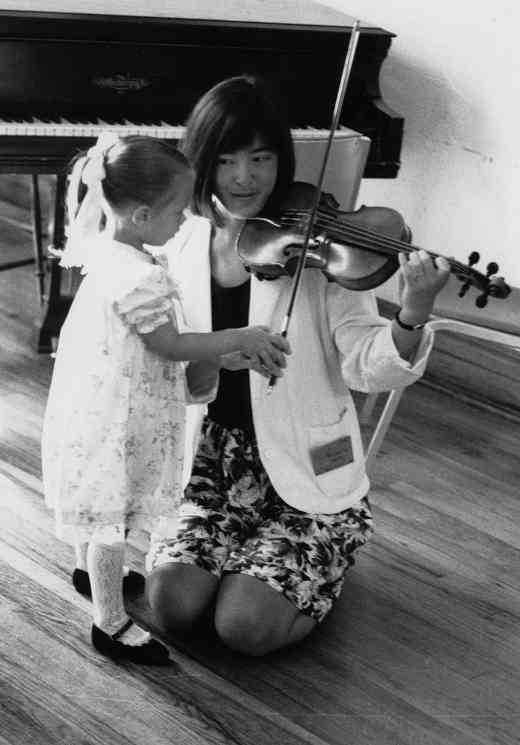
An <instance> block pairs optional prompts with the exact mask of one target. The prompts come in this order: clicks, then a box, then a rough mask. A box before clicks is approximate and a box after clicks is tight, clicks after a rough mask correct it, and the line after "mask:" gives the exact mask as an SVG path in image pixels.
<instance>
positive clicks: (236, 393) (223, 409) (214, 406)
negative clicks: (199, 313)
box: [208, 278, 254, 435]
mask: <svg viewBox="0 0 520 745" xmlns="http://www.w3.org/2000/svg"><path fill="white" fill-rule="evenodd" d="M250 288H251V282H250V280H249V279H248V280H246V281H245V282H244V283H243V284H241V285H238V286H237V287H221V285H219V284H218V283H217V282H216V281H215V280H214V279H213V278H212V279H211V313H212V317H213V331H220V330H221V329H229V328H238V327H239V326H247V325H248V323H249V298H250V293H251V290H250ZM208 415H209V417H210V419H212V420H213V421H214V422H218V423H219V424H221V425H222V426H224V427H228V428H232V427H239V428H240V429H242V430H244V431H245V432H247V433H248V434H250V435H253V434H254V429H253V414H252V412H251V394H250V391H249V370H236V371H230V370H223V369H222V370H221V371H220V383H219V388H218V393H217V397H216V399H215V400H214V401H212V402H211V403H210V404H209V407H208Z"/></svg>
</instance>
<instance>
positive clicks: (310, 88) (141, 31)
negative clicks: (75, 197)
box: [0, 0, 403, 352]
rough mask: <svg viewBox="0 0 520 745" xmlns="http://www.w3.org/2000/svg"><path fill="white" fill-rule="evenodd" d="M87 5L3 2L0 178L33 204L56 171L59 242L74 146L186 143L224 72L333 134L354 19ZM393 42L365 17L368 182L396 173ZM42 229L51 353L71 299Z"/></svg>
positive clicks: (359, 64)
mask: <svg viewBox="0 0 520 745" xmlns="http://www.w3.org/2000/svg"><path fill="white" fill-rule="evenodd" d="M166 6H167V7H166ZM77 7H78V8H81V12H78V11H77V10H76V8H75V7H74V6H73V4H72V3H71V2H70V1H69V2H63V1H62V2H60V0H47V2H46V1H45V0H29V1H26V2H24V1H23V0H18V1H16V0H15V1H14V2H3V3H2V9H1V10H0V173H26V174H31V175H32V183H33V209H34V210H35V211H36V212H38V210H39V193H38V175H39V174H55V175H56V191H55V198H54V207H53V211H54V220H53V235H52V244H53V245H54V246H55V247H57V248H59V247H61V246H62V244H63V238H64V207H63V195H64V189H65V170H64V169H65V166H66V165H67V164H68V162H69V161H70V159H71V158H72V157H73V155H74V154H75V153H76V152H77V151H78V150H81V149H84V148H85V147H89V146H90V145H91V144H92V143H93V141H94V138H95V137H96V136H97V134H98V133H99V131H102V130H106V129H115V130H116V131H117V132H119V133H121V134H131V133H132V134H134V133H143V134H151V135H154V136H159V137H166V138H169V139H173V140H179V139H180V138H182V132H183V127H182V125H183V123H184V122H185V120H186V118H187V116H188V114H189V113H190V111H191V109H192V107H193V106H194V104H195V103H196V101H197V100H198V98H199V97H200V96H201V94H202V93H204V92H205V91H206V90H208V89H209V88H210V87H211V86H212V85H214V84H215V83H217V82H219V81H220V80H222V79H224V78H226V77H229V76H231V75H237V74H241V73H257V74H261V75H263V76H265V77H267V78H269V79H270V80H272V81H273V82H274V83H275V85H277V86H278V88H279V90H280V93H281V95H282V96H283V97H284V99H285V101H286V104H287V109H288V112H289V117H290V124H291V127H292V129H293V135H294V137H295V138H303V139H305V137H309V136H312V137H321V136H322V137H324V138H325V137H326V135H327V130H328V128H329V126H330V121H331V115H332V109H333V106H334V101H335V98H336V91H337V87H338V83H339V78H340V75H341V70H342V67H343V62H344V58H345V53H346V50H347V47H348V42H349V38H350V31H351V29H352V26H353V23H354V19H353V18H351V17H349V16H347V15H345V14H343V13H340V12H338V11H335V10H333V9H331V8H327V7H326V6H323V5H320V4H319V3H314V2H310V0H285V2H281V1H280V0H278V1H275V0H227V1H226V2H224V3H220V4H218V3H210V2H201V1H200V0H197V2H196V3H195V2H193V1H192V0H171V2H168V3H164V2H161V1H160V0H148V2H147V3H146V4H144V3H143V2H142V0H139V2H138V1H137V0H83V2H82V3H81V4H78V6H77ZM392 38H393V34H392V33H390V32H388V31H386V30H384V29H382V28H379V27H376V26H372V25H370V24H369V23H366V22H364V21H362V22H361V35H360V39H359V43H358V49H357V53H356V57H355V60H354V65H353V69H352V74H351V79H350V82H349V87H348V90H347V94H346V96H345V101H344V105H343V109H342V116H341V124H342V125H343V126H345V127H347V128H349V129H351V130H354V131H356V132H359V133H361V134H363V135H365V136H366V137H367V138H369V140H367V142H369V151H368V157H367V158H366V166H365V169H364V174H363V175H364V177H366V178H394V177H395V176H396V175H397V172H398V169H399V155H400V150H401V142H402V133H403V118H402V117H401V116H399V115H398V114H397V113H395V112H393V111H392V110H391V109H390V108H389V107H388V106H387V105H386V104H385V102H384V101H383V100H382V97H381V93H380V87H379V76H380V71H381V66H382V63H383V61H384V59H385V57H386V56H387V54H388V50H389V48H390V44H391V42H392ZM34 224H35V229H36V233H37V234H36V244H37V248H38V250H37V255H38V256H37V263H39V264H40V267H39V273H40V275H42V277H43V275H45V282H44V284H45V292H44V299H45V305H44V313H43V316H42V323H41V327H40V328H39V339H38V350H39V351H41V352H45V351H49V350H50V349H51V347H52V340H53V338H55V337H56V336H57V333H58V331H59V328H60V325H61V323H62V321H63V318H64V315H65V314H66V312H67V310H68V306H69V304H70V298H67V297H64V295H63V293H62V288H61V285H62V282H61V279H62V276H61V275H62V271H61V269H60V267H59V264H58V262H57V261H55V260H52V259H51V258H49V257H45V256H44V255H43V252H42V249H41V231H40V228H39V216H38V215H36V220H35V221H34ZM14 263H15V264H16V263H18V264H20V263H22V262H14ZM13 265H14V264H13V262H11V264H10V266H13ZM4 266H5V265H4ZM1 268H2V267H0V269H1Z"/></svg>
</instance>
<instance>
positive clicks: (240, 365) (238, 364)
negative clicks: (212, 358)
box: [220, 352, 287, 378]
mask: <svg viewBox="0 0 520 745" xmlns="http://www.w3.org/2000/svg"><path fill="white" fill-rule="evenodd" d="M286 365H287V362H286V359H285V356H284V355H282V358H281V360H280V364H279V365H276V366H275V365H271V372H269V371H268V370H267V368H266V367H265V366H263V365H261V364H260V362H259V361H258V358H257V357H247V356H246V355H244V354H242V352H231V353H230V354H224V355H222V356H221V358H220V366H221V367H223V368H225V369H226V370H232V371H235V370H254V372H256V373H258V374H259V375H263V377H264V378H270V377H271V375H275V376H276V377H277V378H279V377H281V376H282V375H283V368H284V367H286Z"/></svg>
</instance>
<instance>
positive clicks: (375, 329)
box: [148, 76, 449, 655]
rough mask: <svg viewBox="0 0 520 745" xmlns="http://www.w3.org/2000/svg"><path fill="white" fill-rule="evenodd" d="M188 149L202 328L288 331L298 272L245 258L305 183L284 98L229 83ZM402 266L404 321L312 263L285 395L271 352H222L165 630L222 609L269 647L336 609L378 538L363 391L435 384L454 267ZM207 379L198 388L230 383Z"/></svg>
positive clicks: (189, 260) (178, 540) (169, 548)
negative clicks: (264, 356) (259, 269)
mask: <svg viewBox="0 0 520 745" xmlns="http://www.w3.org/2000/svg"><path fill="white" fill-rule="evenodd" d="M184 151H185V154H186V155H187V157H188V159H189V160H190V162H191V164H192V166H193V168H194V171H195V196H194V203H193V212H194V216H193V217H190V218H189V219H188V220H187V221H186V223H185V224H184V225H183V227H182V229H181V231H180V233H179V234H178V236H177V237H176V239H175V240H174V241H173V242H172V245H171V246H170V249H169V250H170V261H171V267H172V271H175V279H176V281H177V282H179V283H180V285H181V288H182V291H183V299H184V307H185V309H186V316H187V318H186V320H187V322H188V324H189V325H190V326H192V327H194V328H195V329H196V330H201V331H206V330H209V329H210V328H211V323H212V319H213V328H214V329H218V328H221V327H224V326H233V325H234V326H242V325H246V324H247V323H254V324H265V325H267V326H269V327H270V328H271V329H272V330H278V329H280V327H281V323H282V319H283V316H284V314H285V311H286V308H287V301H288V297H289V293H290V286H291V280H290V279H289V278H286V277H283V278H280V279H277V280H275V281H264V282H260V281H259V280H258V279H257V278H256V277H254V276H253V277H250V275H249V274H248V272H247V271H246V269H245V268H244V265H243V263H242V261H241V259H240V258H239V256H238V254H237V252H236V241H237V237H238V234H239V232H240V230H241V228H242V226H243V221H244V219H246V218H252V217H256V216H258V215H268V214H270V213H271V212H275V211H276V207H277V205H279V204H280V202H281V201H282V200H283V199H285V198H286V197H287V195H288V193H289V192H290V189H291V184H292V181H293V175H294V152H293V145H292V140H291V137H290V131H289V128H288V126H287V123H286V121H285V120H284V119H283V117H282V114H281V107H280V104H279V102H278V101H276V99H275V98H274V96H273V95H272V94H271V92H270V90H269V89H268V87H267V85H266V84H265V83H263V82H262V81H260V80H258V79H255V78H250V77H246V76H242V77H237V78H231V79H229V80H226V81H224V82H222V83H220V84H219V85H217V86H215V87H214V88H213V89H211V90H210V91H209V92H208V93H206V94H205V95H204V96H203V97H202V99H201V100H200V101H199V103H198V104H197V105H196V107H195V109H194V111H193V113H192V115H191V117H190V119H189V122H188V124H187V130H186V139H185V145H184ZM401 271H402V276H403V293H402V301H403V304H402V308H401V310H400V314H399V315H398V317H397V318H396V319H394V320H393V321H392V322H389V321H387V320H385V319H383V318H381V317H380V316H379V315H378V313H377V308H376V302H375V298H374V296H373V294H372V293H371V292H350V291H347V290H345V289H343V288H341V287H340V286H339V285H337V284H335V283H328V282H327V280H326V278H325V277H324V275H323V274H322V273H321V272H320V271H319V270H310V269H309V270H305V271H304V273H303V281H302V285H301V288H300V292H299V294H298V300H297V302H296V305H295V309H294V315H293V318H292V321H291V327H290V332H289V338H290V346H291V350H289V348H287V349H286V352H287V353H288V354H289V352H291V353H290V354H289V356H288V357H287V359H285V358H284V355H283V354H280V359H279V369H278V370H277V373H278V375H279V377H278V379H277V383H276V385H275V386H274V388H273V389H272V391H271V393H270V395H267V389H268V386H267V382H266V380H265V377H262V375H265V371H264V370H263V368H262V364H261V360H258V359H244V358H243V357H242V358H241V357H239V356H237V355H234V356H231V357H229V356H228V357H227V358H222V359H221V361H220V364H221V366H222V369H221V372H220V380H219V385H218V392H217V393H216V398H215V400H214V401H212V402H211V403H210V405H209V408H208V410H207V415H206V416H205V418H204V420H203V421H202V419H203V416H204V413H205V407H204V406H193V407H190V409H191V410H190V414H191V419H192V421H191V431H192V436H191V437H190V438H189V442H188V447H187V457H186V475H187V476H188V474H189V473H190V471H191V464H192V459H193V451H195V452H196V456H195V459H194V461H193V470H192V471H191V479H190V480H189V483H188V485H187V488H186V491H185V497H184V502H183V504H182V506H181V513H180V516H179V520H178V529H177V532H176V534H175V535H173V536H171V538H170V539H169V540H167V541H164V540H163V541H156V542H155V543H154V544H153V546H152V549H151V551H150V554H149V557H148V569H149V571H150V575H149V578H148V597H149V601H150V604H151V606H152V608H153V610H154V612H155V614H156V616H157V619H158V621H159V623H161V624H162V625H163V626H164V627H165V628H167V629H170V630H174V631H175V630H176V631H179V630H182V629H189V628H190V627H191V625H192V624H193V623H194V622H195V621H196V620H197V618H199V616H201V614H203V612H204V611H205V610H207V609H208V608H213V607H214V622H215V628H216V630H217V633H218V634H219V636H220V637H221V638H222V640H223V641H224V642H225V643H226V644H227V645H228V646H230V647H231V648H232V649H235V650H238V651H241V652H244V653H247V654H252V655H262V654H265V653H267V652H270V651H272V650H274V649H277V648H280V647H283V646H285V645H288V644H292V643H294V642H297V641H299V640H301V639H303V638H304V637H305V636H307V635H308V634H309V632H310V631H311V630H312V629H313V628H314V627H315V626H316V624H317V623H319V622H320V621H321V620H322V619H323V618H324V617H325V616H326V614H327V613H328V612H329V611H330V609H331V608H332V606H333V604H334V601H335V599H336V598H337V597H338V595H339V593H340V591H341V586H342V584H343V578H344V574H345V571H346V569H347V568H348V567H349V566H351V565H352V564H353V562H354V556H353V555H354V552H355V551H356V550H357V548H359V547H360V546H362V545H363V544H364V543H365V542H366V540H367V538H368V536H369V535H370V533H371V530H372V526H371V523H372V520H371V513H370V507H369V504H368V500H367V492H368V488H369V482H368V479H367V476H366V473H365V469H364V458H363V448H362V444H361V437H360V431H359V424H358V420H357V416H356V412H355V408H354V405H353V402H352V399H351V396H350V393H349V388H354V389H357V390H362V391H379V390H387V389H391V388H394V387H397V386H405V385H408V384H410V383H413V382H414V381H415V380H417V378H418V377H420V375H421V374H422V372H423V370H424V367H425V364H426V359H427V355H428V352H429V349H430V347H431V343H432V339H431V333H430V332H429V331H428V330H427V329H425V330H423V329H422V326H423V324H424V322H425V321H426V320H427V319H428V316H429V314H430V313H431V311H432V308H433V302H434V298H435V296H436V294H437V293H438V291H439V290H440V289H441V288H442V286H443V285H444V284H445V282H446V280H447V278H448V274H449V265H448V263H447V262H446V261H445V260H443V259H438V260H437V261H436V263H433V262H432V261H431V259H430V257H429V256H428V255H427V254H426V253H425V252H414V253H413V254H412V255H411V257H410V259H409V260H408V259H406V258H405V257H402V258H401ZM412 355H414V359H415V360H416V361H415V362H414V363H413V364H411V363H410V362H408V358H411V356H412ZM250 370H253V371H254V372H250ZM200 372H201V378H200V380H199V384H198V386H195V389H196V390H195V392H197V390H199V392H200V391H202V390H203V388H204V383H205V382H208V383H209V381H211V382H212V381H213V378H214V373H213V371H210V370H206V380H204V371H202V370H201V371H200ZM214 395H215V392H212V394H211V395H210V396H209V397H208V398H211V396H214ZM188 478H189V476H188Z"/></svg>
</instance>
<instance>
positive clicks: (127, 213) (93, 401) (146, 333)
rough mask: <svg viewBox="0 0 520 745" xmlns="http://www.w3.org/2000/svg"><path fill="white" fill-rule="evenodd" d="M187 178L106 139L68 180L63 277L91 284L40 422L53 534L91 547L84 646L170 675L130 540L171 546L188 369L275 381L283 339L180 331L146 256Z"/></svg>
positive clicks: (170, 298) (74, 317)
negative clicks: (130, 561) (205, 366)
mask: <svg viewBox="0 0 520 745" xmlns="http://www.w3.org/2000/svg"><path fill="white" fill-rule="evenodd" d="M192 186H193V175H192V172H191V171H190V169H189V166H188V164H187V161H186V160H185V159H184V157H183V156H182V155H181V154H180V153H179V152H178V151H177V150H175V149H174V148H172V147H171V145H169V144H168V143H167V142H165V141H163V140H158V139H153V138H148V137H126V138H121V139H118V138H113V137H110V136H105V137H102V138H100V140H98V143H97V144H96V146H95V147H93V148H92V149H91V150H89V151H88V153H87V154H86V155H85V156H84V157H82V158H80V159H79V160H77V161H76V163H75V165H74V167H73V170H72V173H71V177H70V183H69V192H68V198H67V206H68V210H69V220H70V228H69V240H68V243H67V247H66V249H65V251H64V253H63V257H62V263H63V264H64V265H65V266H67V265H68V266H71V265H79V266H83V272H84V274H86V276H85V278H84V279H83V282H82V284H81V286H80V288H79V290H78V292H77V294H76V297H75V299H74V302H73V304H72V307H71V309H70V312H69V315H68V317H67V320H66V322H65V324H64V325H63V328H62V331H61V334H60V340H59V345H58V350H57V354H56V363H55V369H54V374H53V379H52V384H51V388H50V393H49V399H48V403H47V409H46V414H45V420H44V428H43V440H42V457H43V480H44V490H45V497H46V502H47V504H48V505H49V506H51V507H53V508H54V510H55V514H56V525H57V535H58V537H59V538H61V539H62V540H65V541H67V542H70V543H71V544H73V545H75V546H77V545H79V544H87V543H88V550H87V556H86V564H87V568H88V575H89V579H90V587H91V592H92V600H93V621H94V625H93V626H92V643H93V645H94V647H96V649H98V650H99V651H100V652H102V653H103V654H105V655H107V656H109V657H112V658H118V659H128V660H131V661H134V662H140V663H144V664H166V663H167V661H168V651H167V649H166V648H165V647H164V646H163V645H161V644H160V643H159V642H158V641H156V640H154V639H151V638H150V635H149V634H148V633H147V632H145V631H144V630H143V629H141V628H139V627H138V626H137V625H136V624H134V623H133V622H132V621H131V620H130V619H129V618H128V615H127V614H126V611H125V607H124V604H123V591H122V584H123V558H124V541H125V535H126V533H127V531H129V530H142V531H146V532H148V533H150V532H151V531H154V532H155V533H156V534H157V535H168V534H169V533H170V532H171V523H172V521H173V518H175V516H176V513H177V507H178V504H179V501H180V499H181V495H182V494H181V492H182V487H181V477H182V466H183V451H184V419H185V405H186V401H187V400H188V401H189V400H190V398H189V392H188V391H187V386H186V382H185V369H184V366H183V365H182V364H181V361H183V360H210V361H211V360H215V359H216V358H218V357H219V356H220V355H224V354H228V353H233V352H240V353H242V354H245V355H246V356H248V357H251V358H252V359H255V360H258V361H260V362H261V364H263V365H266V366H267V367H269V368H271V369H273V371H274V370H276V369H278V368H279V365H280V364H283V360H282V358H283V354H284V352H285V351H287V350H288V347H287V344H286V342H285V341H284V340H283V339H281V338H280V337H279V336H278V335H274V334H270V333H269V332H268V330H267V329H266V328H265V327H249V328H241V329H229V330H223V331H218V332H216V333H189V332H186V331H185V330H184V327H183V321H182V310H181V304H180V302H181V298H180V296H179V292H178V288H177V286H176V284H175V281H174V280H173V279H172V278H171V276H170V275H169V274H168V273H167V272H166V271H165V269H164V268H163V267H162V265H161V264H160V263H158V262H157V261H156V260H155V259H154V258H153V256H152V254H151V253H150V252H149V251H148V250H146V248H145V245H148V246H160V245H163V244H164V243H165V242H166V241H167V240H168V239H169V238H171V236H172V235H173V234H174V233H175V232H176V231H177V229H178V227H179V225H180V224H181V222H182V220H183V211H184V209H185V207H186V206H187V204H188V201H189V200H190V198H191V194H192Z"/></svg>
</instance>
